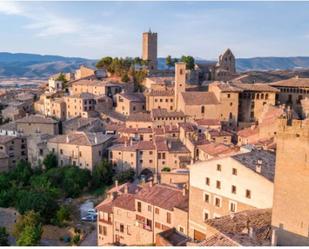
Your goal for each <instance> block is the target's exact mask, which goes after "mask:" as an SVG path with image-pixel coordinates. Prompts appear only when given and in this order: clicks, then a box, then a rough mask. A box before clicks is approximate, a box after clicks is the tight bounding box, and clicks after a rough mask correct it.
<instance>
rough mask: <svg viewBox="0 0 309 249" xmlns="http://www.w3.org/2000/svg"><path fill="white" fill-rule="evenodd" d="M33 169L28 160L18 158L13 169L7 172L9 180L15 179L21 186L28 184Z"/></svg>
mask: <svg viewBox="0 0 309 249" xmlns="http://www.w3.org/2000/svg"><path fill="white" fill-rule="evenodd" d="M32 174H33V171H32V168H31V165H30V163H29V162H26V161H25V160H20V161H18V162H17V164H16V167H15V169H13V170H11V171H10V172H9V177H10V180H13V181H15V182H16V183H17V184H19V185H21V186H23V185H24V186H25V185H28V183H29V180H30V177H31V176H32Z"/></svg>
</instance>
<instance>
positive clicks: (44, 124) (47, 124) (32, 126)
mask: <svg viewBox="0 0 309 249" xmlns="http://www.w3.org/2000/svg"><path fill="white" fill-rule="evenodd" d="M15 123H16V128H17V131H18V132H19V133H21V134H23V135H25V136H30V135H32V134H38V133H41V134H49V135H58V134H59V123H58V121H57V120H55V119H53V118H49V117H45V116H42V115H38V114H35V115H28V116H26V117H24V118H21V119H18V120H16V121H15Z"/></svg>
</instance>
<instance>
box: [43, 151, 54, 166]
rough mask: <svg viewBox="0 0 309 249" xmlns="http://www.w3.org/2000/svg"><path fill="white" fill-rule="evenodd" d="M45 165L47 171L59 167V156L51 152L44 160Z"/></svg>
mask: <svg viewBox="0 0 309 249" xmlns="http://www.w3.org/2000/svg"><path fill="white" fill-rule="evenodd" d="M43 165H44V166H45V169H47V170H48V169H51V168H55V167H57V166H58V160H57V156H56V155H55V154H54V153H52V152H50V153H49V154H47V155H46V157H45V158H44V160H43Z"/></svg>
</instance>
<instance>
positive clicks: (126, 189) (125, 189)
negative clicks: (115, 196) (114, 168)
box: [124, 184, 129, 194]
mask: <svg viewBox="0 0 309 249" xmlns="http://www.w3.org/2000/svg"><path fill="white" fill-rule="evenodd" d="M128 192H129V189H128V184H126V185H125V186H124V193H125V194H127V193H128Z"/></svg>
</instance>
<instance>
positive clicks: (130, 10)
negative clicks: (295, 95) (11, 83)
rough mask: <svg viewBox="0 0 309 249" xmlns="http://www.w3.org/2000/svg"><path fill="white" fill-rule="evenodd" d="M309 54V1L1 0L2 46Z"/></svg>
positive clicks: (209, 55)
mask: <svg viewBox="0 0 309 249" xmlns="http://www.w3.org/2000/svg"><path fill="white" fill-rule="evenodd" d="M149 27H151V29H152V31H155V32H158V39H159V42H158V53H159V56H163V57H165V56H166V55H168V54H170V55H172V56H180V55H183V54H185V55H187V54H189V55H193V56H195V57H201V58H206V59H213V58H217V56H218V54H219V53H221V52H222V51H223V50H224V49H225V48H228V47H229V48H231V49H232V51H233V52H234V54H235V55H236V57H255V56H309V2H1V1H0V39H1V40H0V51H7V52H25V53H39V54H56V55H64V56H79V57H87V58H99V57H102V56H106V55H111V56H123V57H124V56H140V55H141V34H142V32H144V31H147V30H148V29H149Z"/></svg>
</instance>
